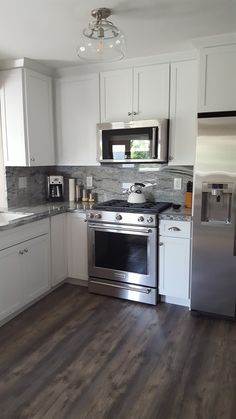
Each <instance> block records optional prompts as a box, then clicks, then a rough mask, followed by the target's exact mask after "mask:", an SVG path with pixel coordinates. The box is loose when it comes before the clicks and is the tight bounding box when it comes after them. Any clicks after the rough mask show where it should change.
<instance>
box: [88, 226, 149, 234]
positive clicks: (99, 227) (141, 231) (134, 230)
mask: <svg viewBox="0 0 236 419" xmlns="http://www.w3.org/2000/svg"><path fill="white" fill-rule="evenodd" d="M88 228H91V229H95V230H101V231H108V232H113V231H124V232H125V233H148V234H150V233H152V229H151V228H146V229H142V230H141V229H140V230H138V229H137V230H136V229H135V228H133V229H132V228H125V227H102V226H98V225H97V224H88Z"/></svg>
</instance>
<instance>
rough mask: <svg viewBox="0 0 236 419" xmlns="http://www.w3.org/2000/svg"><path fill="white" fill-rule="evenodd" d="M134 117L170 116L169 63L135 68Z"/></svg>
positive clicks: (155, 117)
mask: <svg viewBox="0 0 236 419" xmlns="http://www.w3.org/2000/svg"><path fill="white" fill-rule="evenodd" d="M133 98H134V101H133V118H134V119H149V118H153V119H157V118H168V117H169V64H157V65H150V66H144V67H137V68H134V96H133Z"/></svg>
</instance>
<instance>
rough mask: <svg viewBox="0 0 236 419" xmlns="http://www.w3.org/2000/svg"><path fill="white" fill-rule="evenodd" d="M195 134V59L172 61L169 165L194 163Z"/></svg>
mask: <svg viewBox="0 0 236 419" xmlns="http://www.w3.org/2000/svg"><path fill="white" fill-rule="evenodd" d="M196 137H197V62H196V61H195V60H192V61H183V62H178V63H173V64H171V89H170V136H169V138H170V144H169V165H171V164H172V165H191V166H192V165H194V162H195V149H196Z"/></svg>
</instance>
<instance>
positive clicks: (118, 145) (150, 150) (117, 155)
mask: <svg viewBox="0 0 236 419" xmlns="http://www.w3.org/2000/svg"><path fill="white" fill-rule="evenodd" d="M97 137H98V160H99V161H100V162H101V163H154V162H155V163H166V162H167V161H168V119H155V120H143V121H129V122H110V123H104V124H97Z"/></svg>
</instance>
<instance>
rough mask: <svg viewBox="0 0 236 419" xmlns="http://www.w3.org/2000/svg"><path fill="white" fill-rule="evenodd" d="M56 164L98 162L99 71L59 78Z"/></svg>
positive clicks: (85, 164) (57, 87)
mask: <svg viewBox="0 0 236 419" xmlns="http://www.w3.org/2000/svg"><path fill="white" fill-rule="evenodd" d="M56 119H57V164H61V165H76V166H92V165H97V164H98V162H97V152H96V149H97V145H96V124H97V123H98V122H99V120H100V115H99V75H98V74H90V75H88V76H80V77H76V78H73V79H59V80H57V82H56Z"/></svg>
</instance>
